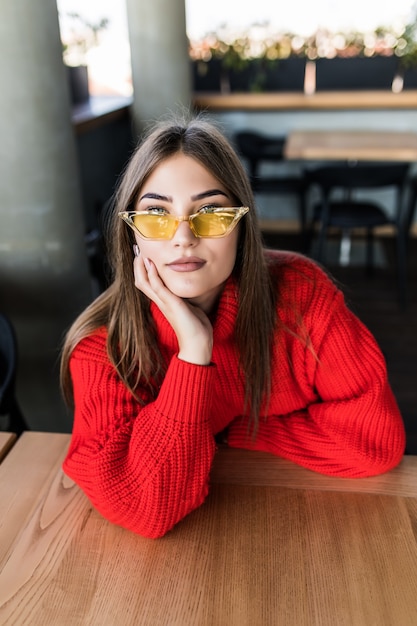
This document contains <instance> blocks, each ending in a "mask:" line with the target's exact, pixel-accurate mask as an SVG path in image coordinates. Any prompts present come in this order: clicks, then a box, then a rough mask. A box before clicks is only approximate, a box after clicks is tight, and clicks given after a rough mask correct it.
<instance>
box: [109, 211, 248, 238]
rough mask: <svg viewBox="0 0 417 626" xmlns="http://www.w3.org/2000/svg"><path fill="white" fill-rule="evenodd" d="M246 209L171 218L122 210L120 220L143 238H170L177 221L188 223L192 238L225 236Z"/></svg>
mask: <svg viewBox="0 0 417 626" xmlns="http://www.w3.org/2000/svg"><path fill="white" fill-rule="evenodd" d="M248 211H249V207H247V206H241V207H220V208H209V209H202V210H201V211H199V212H198V213H193V214H192V215H171V214H169V213H157V212H154V213H152V212H150V211H122V212H121V213H119V217H121V218H122V220H124V221H125V222H126V224H128V225H129V226H130V227H131V228H132V229H133V230H134V231H135V233H137V234H138V235H139V237H142V238H143V239H172V238H173V236H174V235H175V233H176V230H177V228H178V226H179V225H180V223H181V222H188V223H189V225H190V228H191V231H192V233H193V234H194V236H195V237H208V238H218V237H226V236H227V235H229V234H230V233H231V232H232V230H233V229H234V228H235V226H236V225H237V223H238V222H239V220H240V219H241V218H242V217H243V216H244V215H245V214H246V213H247V212H248Z"/></svg>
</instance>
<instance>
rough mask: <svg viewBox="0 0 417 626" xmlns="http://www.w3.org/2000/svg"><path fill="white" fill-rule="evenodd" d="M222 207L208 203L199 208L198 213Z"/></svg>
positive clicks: (212, 211)
mask: <svg viewBox="0 0 417 626" xmlns="http://www.w3.org/2000/svg"><path fill="white" fill-rule="evenodd" d="M219 208H220V207H219V206H218V205H217V204H206V205H205V206H203V207H201V209H199V211H198V213H214V211H216V210H217V209H219Z"/></svg>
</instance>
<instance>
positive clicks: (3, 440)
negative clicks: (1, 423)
mask: <svg viewBox="0 0 417 626" xmlns="http://www.w3.org/2000/svg"><path fill="white" fill-rule="evenodd" d="M15 441H16V435H15V434H14V433H6V432H4V431H2V432H0V462H1V461H2V460H3V459H4V457H5V456H6V454H7V453H8V452H9V450H10V448H11V447H12V446H13V444H14V442H15Z"/></svg>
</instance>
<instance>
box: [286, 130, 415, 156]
mask: <svg viewBox="0 0 417 626" xmlns="http://www.w3.org/2000/svg"><path fill="white" fill-rule="evenodd" d="M285 156H286V158H287V159H292V160H316V161H326V160H331V161H334V160H341V161H344V160H352V161H403V162H412V161H417V134H416V133H409V132H384V131H362V130H358V131H355V130H317V131H311V130H295V131H293V132H290V133H289V135H288V138H287V142H286V146H285Z"/></svg>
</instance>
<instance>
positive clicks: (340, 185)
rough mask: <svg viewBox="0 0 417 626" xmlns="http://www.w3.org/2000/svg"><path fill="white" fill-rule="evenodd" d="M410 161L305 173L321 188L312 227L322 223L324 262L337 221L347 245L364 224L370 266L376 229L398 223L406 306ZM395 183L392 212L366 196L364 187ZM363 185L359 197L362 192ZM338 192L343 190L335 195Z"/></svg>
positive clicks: (401, 292)
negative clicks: (406, 191)
mask: <svg viewBox="0 0 417 626" xmlns="http://www.w3.org/2000/svg"><path fill="white" fill-rule="evenodd" d="M408 172H409V165H407V164H385V163H384V164H383V163H381V164H377V163H372V164H352V165H351V164H344V165H334V166H331V165H329V166H322V167H318V168H316V169H312V170H310V171H309V172H308V173H307V174H306V178H307V180H308V184H309V185H310V186H311V185H316V186H317V187H318V188H319V190H320V192H321V194H320V201H319V202H318V203H317V204H316V205H315V206H314V209H313V218H312V221H311V224H310V229H309V232H310V233H312V232H313V230H314V228H315V227H318V249H317V254H316V257H317V259H318V260H319V261H322V262H325V259H324V257H325V241H326V236H327V232H328V229H329V228H330V227H336V228H338V229H340V230H341V231H342V246H343V243H346V242H347V244H348V246H347V247H349V242H350V235H351V231H352V230H353V229H356V228H362V229H365V231H366V237H367V246H366V267H367V269H368V271H371V270H372V268H373V264H374V260H373V252H374V246H373V243H374V229H375V227H377V226H385V225H391V226H393V227H394V229H395V237H396V247H397V266H398V289H399V298H400V303H401V305H402V306H405V302H406V287H407V241H408V234H409V229H410V224H411V220H412V214H413V212H414V205H415V198H414V200H413V198H412V197H411V194H410V197H409V200H408V202H406V194H405V190H406V188H407V186H406V179H407V175H408ZM386 188H392V189H394V190H395V211H394V215H393V216H392V217H390V216H389V215H388V213H387V211H386V209H385V208H384V207H383V206H382V205H381V204H380V203H379V202H377V201H376V200H374V199H373V198H369V199H367V198H366V197H364V192H365V191H373V192H375V190H377V189H381V190H382V189H386ZM358 191H361V197H358V193H357V192H358ZM336 192H338V193H339V196H338V197H335V193H336Z"/></svg>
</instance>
